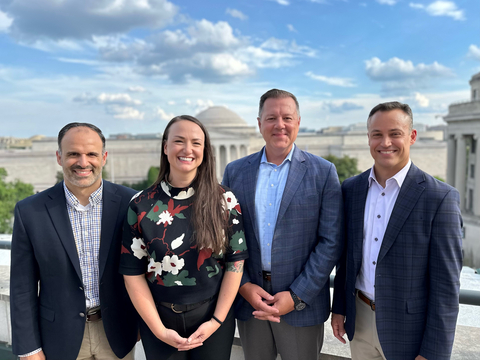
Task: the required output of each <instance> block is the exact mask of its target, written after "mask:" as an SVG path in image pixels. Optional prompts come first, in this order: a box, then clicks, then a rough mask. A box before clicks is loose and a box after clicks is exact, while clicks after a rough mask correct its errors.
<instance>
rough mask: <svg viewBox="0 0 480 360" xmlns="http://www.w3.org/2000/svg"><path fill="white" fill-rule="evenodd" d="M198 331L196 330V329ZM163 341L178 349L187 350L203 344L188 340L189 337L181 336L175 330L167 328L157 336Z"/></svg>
mask: <svg viewBox="0 0 480 360" xmlns="http://www.w3.org/2000/svg"><path fill="white" fill-rule="evenodd" d="M197 331H198V330H197ZM158 338H159V339H160V340H162V341H163V342H164V343H166V344H168V345H170V346H173V347H174V348H177V349H178V351H187V350H190V349H194V348H196V347H198V346H201V345H203V343H202V342H195V343H193V342H189V339H186V338H184V337H181V336H180V335H178V333H177V332H176V331H175V330H172V329H167V328H165V330H164V331H163V333H162V334H161V336H159V337H158Z"/></svg>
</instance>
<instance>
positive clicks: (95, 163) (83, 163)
mask: <svg viewBox="0 0 480 360" xmlns="http://www.w3.org/2000/svg"><path fill="white" fill-rule="evenodd" d="M60 150H61V152H59V151H57V163H58V165H60V166H61V167H62V169H63V177H64V181H65V184H66V185H67V188H68V189H69V190H70V191H71V192H72V193H73V194H75V195H77V194H78V193H79V192H84V190H89V191H87V192H89V193H90V194H91V193H92V192H94V191H95V190H96V189H98V188H99V186H100V183H101V181H102V168H103V166H104V165H105V162H106V160H107V153H106V152H105V154H103V153H102V151H103V144H102V140H101V139H100V136H99V135H98V134H97V133H96V132H95V131H93V130H91V129H89V128H87V127H75V128H72V129H70V130H68V131H67V132H66V134H65V136H64V137H63V139H62V143H61V149H60ZM90 190H91V191H90ZM77 197H78V196H77Z"/></svg>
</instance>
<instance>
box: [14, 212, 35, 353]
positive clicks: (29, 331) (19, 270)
mask: <svg viewBox="0 0 480 360" xmlns="http://www.w3.org/2000/svg"><path fill="white" fill-rule="evenodd" d="M39 277H40V276H39V268H38V263H37V260H36V259H35V253H34V248H33V246H32V243H31V241H30V238H29V236H28V234H27V231H26V230H25V227H24V224H23V220H22V215H21V211H20V207H19V204H17V205H16V206H15V222H14V225H13V236H12V249H11V266H10V313H11V321H12V345H13V349H12V350H13V353H14V354H17V355H22V354H27V353H29V352H32V351H34V350H37V349H39V348H41V347H42V342H41V337H40V330H39V324H38V316H39V302H38V281H39Z"/></svg>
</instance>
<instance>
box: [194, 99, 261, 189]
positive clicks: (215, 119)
mask: <svg viewBox="0 0 480 360" xmlns="http://www.w3.org/2000/svg"><path fill="white" fill-rule="evenodd" d="M195 117H196V118H197V119H198V120H200V121H201V122H202V123H203V124H204V125H205V127H206V128H207V130H208V133H209V134H210V140H211V141H212V145H213V148H214V152H215V159H216V160H217V164H216V166H217V169H216V170H217V176H218V177H219V180H221V179H222V177H223V172H224V171H225V167H226V166H227V164H228V163H229V162H231V161H233V160H237V159H239V158H241V157H243V156H246V155H247V154H250V152H251V151H250V139H251V137H254V136H255V135H256V127H255V126H249V125H248V124H247V122H246V121H245V120H243V119H242V118H241V117H240V116H238V115H237V114H236V113H235V112H233V111H232V110H230V109H228V108H226V107H224V106H212V107H209V108H208V109H206V110H203V111H201V112H199V113H198V114H197V115H196V116H195Z"/></svg>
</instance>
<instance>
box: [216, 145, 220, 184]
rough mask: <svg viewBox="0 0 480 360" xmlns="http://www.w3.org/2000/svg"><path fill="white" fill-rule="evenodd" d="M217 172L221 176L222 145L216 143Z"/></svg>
mask: <svg viewBox="0 0 480 360" xmlns="http://www.w3.org/2000/svg"><path fill="white" fill-rule="evenodd" d="M215 172H216V173H217V177H218V176H220V145H215Z"/></svg>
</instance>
